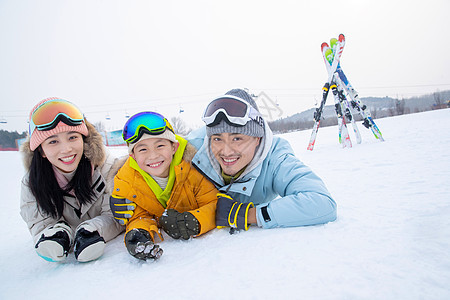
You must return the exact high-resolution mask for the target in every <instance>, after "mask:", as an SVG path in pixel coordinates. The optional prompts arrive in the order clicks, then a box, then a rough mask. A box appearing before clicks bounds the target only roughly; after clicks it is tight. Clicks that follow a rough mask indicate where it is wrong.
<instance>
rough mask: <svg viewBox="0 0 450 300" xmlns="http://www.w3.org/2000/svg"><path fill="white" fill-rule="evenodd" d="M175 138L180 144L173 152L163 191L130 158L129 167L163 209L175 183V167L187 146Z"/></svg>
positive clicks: (178, 137)
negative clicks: (141, 179) (147, 187)
mask: <svg viewBox="0 0 450 300" xmlns="http://www.w3.org/2000/svg"><path fill="white" fill-rule="evenodd" d="M175 138H176V139H177V141H178V143H180V146H178V149H177V152H175V154H174V155H173V159H172V162H171V163H170V167H169V181H168V182H167V186H166V188H165V189H164V191H163V190H162V189H161V187H160V186H159V185H158V184H157V183H156V181H155V180H154V179H153V178H152V176H150V174H148V173H147V172H145V171H144V170H142V169H141V168H140V167H139V165H138V163H137V162H136V160H135V159H134V158H132V157H131V156H130V167H132V168H133V169H135V170H136V171H138V172H139V174H141V175H142V177H143V178H144V180H145V182H146V183H147V185H148V186H149V187H150V189H151V190H152V191H153V193H154V194H155V196H156V199H158V201H159V203H161V205H162V206H163V207H164V208H166V207H167V200H169V198H170V195H171V194H172V188H173V184H174V183H175V166H178V165H179V164H180V163H181V161H182V160H183V154H184V149H186V145H187V141H186V140H185V139H183V138H182V137H180V136H178V135H175Z"/></svg>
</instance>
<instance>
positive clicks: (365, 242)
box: [0, 109, 450, 299]
mask: <svg viewBox="0 0 450 300" xmlns="http://www.w3.org/2000/svg"><path fill="white" fill-rule="evenodd" d="M375 121H376V123H377V124H378V126H379V128H380V130H381V131H382V133H383V136H384V138H385V139H386V141H385V142H379V141H378V140H376V139H375V138H374V137H373V135H372V133H371V132H370V131H369V130H368V129H365V128H364V127H363V126H362V125H361V123H360V122H358V124H359V128H360V131H361V134H362V138H363V142H362V144H360V145H356V144H355V143H354V147H353V148H351V149H341V148H340V146H339V144H338V134H337V127H327V128H320V129H319V132H318V137H317V141H316V145H315V149H314V151H312V152H311V151H307V150H306V147H307V144H308V140H309V136H310V133H311V131H310V130H306V131H302V132H292V133H289V134H285V135H283V136H284V137H285V138H286V139H288V140H289V141H290V143H291V145H292V147H293V148H294V149H295V152H296V155H297V156H298V157H299V158H300V159H301V160H302V161H303V162H304V163H306V164H307V165H309V166H310V167H311V168H312V169H313V170H314V171H315V172H316V173H317V174H318V175H319V176H320V177H321V178H322V179H323V180H324V181H325V183H326V185H327V186H328V188H329V190H330V192H331V193H332V195H333V196H334V198H335V200H336V202H337V204H338V219H337V220H336V221H335V222H332V223H328V224H325V225H320V226H309V227H297V228H277V229H269V230H264V229H260V228H257V227H251V228H250V230H249V231H247V232H240V233H238V234H235V235H230V234H229V233H228V230H224V229H221V230H219V229H215V230H213V231H212V232H210V233H208V234H206V235H204V236H202V237H199V238H195V239H191V240H189V241H183V240H173V239H171V238H170V237H167V236H166V240H165V241H164V242H162V243H161V244H160V245H161V247H162V248H163V249H164V255H163V256H162V257H161V259H160V260H159V261H156V262H155V261H149V262H143V261H139V260H136V259H135V258H133V257H131V256H130V255H129V254H128V253H127V251H126V249H125V247H124V244H123V235H121V236H119V237H117V238H116V239H114V240H113V241H111V242H109V243H108V244H107V246H106V250H105V254H104V255H103V256H102V257H101V258H100V259H99V260H97V261H94V262H90V263H78V262H77V261H76V260H75V258H74V256H73V253H72V254H70V255H69V257H68V259H67V260H66V262H64V263H50V262H47V261H45V260H43V259H42V258H40V257H39V256H37V254H36V252H35V250H34V247H33V244H32V240H31V236H30V234H29V233H28V230H27V228H26V224H25V222H24V221H23V220H22V219H21V217H20V215H19V196H20V191H19V187H20V179H21V178H22V176H23V172H24V170H23V167H22V162H21V157H20V155H19V153H17V152H2V153H0V163H1V166H2V172H1V175H0V176H1V180H0V184H1V190H2V191H3V192H2V193H3V195H2V199H3V201H1V202H0V215H1V219H2V220H3V221H4V223H3V226H2V227H1V229H0V233H1V237H2V242H1V245H0V257H1V260H0V269H1V270H2V272H1V274H0V283H1V288H0V299H61V298H63V299H79V298H80V297H83V298H86V299H94V298H95V299H140V298H141V297H144V298H153V299H172V298H175V297H178V298H180V299H237V298H250V299H450V250H449V249H450V205H449V201H450V200H449V199H450V185H449V179H450V176H449V175H450V171H449V169H450V152H449V149H450V109H445V110H439V111H431V112H424V113H418V114H411V115H404V116H398V117H392V118H385V119H377V120H375ZM352 133H353V131H352V130H350V134H352ZM354 140H355V139H354V136H352V141H354ZM112 151H114V152H115V153H116V154H117V155H119V154H124V153H126V149H125V148H121V149H117V148H115V149H112Z"/></svg>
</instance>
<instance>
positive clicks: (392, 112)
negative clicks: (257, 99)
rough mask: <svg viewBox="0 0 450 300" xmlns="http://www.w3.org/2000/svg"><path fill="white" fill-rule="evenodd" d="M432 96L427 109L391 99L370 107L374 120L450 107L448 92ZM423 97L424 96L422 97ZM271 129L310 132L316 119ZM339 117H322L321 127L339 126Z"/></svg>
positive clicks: (273, 124)
mask: <svg viewBox="0 0 450 300" xmlns="http://www.w3.org/2000/svg"><path fill="white" fill-rule="evenodd" d="M430 96H431V99H432V101H431V102H428V103H431V105H429V106H427V107H422V108H417V107H416V108H414V109H411V108H410V107H408V105H407V102H406V101H407V100H408V99H391V100H388V101H387V102H388V103H387V107H382V108H375V107H370V108H369V107H368V109H369V110H370V114H371V116H372V118H373V119H376V118H385V117H393V116H398V115H404V114H410V113H418V112H423V111H428V110H435V109H443V108H448V107H450V100H447V99H448V91H446V92H435V93H433V94H432V95H430ZM422 97H423V96H422ZM422 97H415V98H411V99H421V98H422ZM352 114H353V117H354V118H355V121H362V117H361V115H360V114H359V112H357V111H355V110H352ZM346 121H347V122H350V120H349V119H346ZM268 123H269V127H270V128H271V129H272V131H273V132H274V133H276V134H277V133H286V132H291V131H298V130H309V129H312V127H313V125H314V119H313V113H311V119H310V120H305V119H304V118H303V119H295V118H292V117H287V118H284V119H280V120H276V121H272V122H268ZM337 123H338V122H337V117H336V115H335V114H334V115H333V116H332V117H330V116H327V117H325V116H322V119H321V121H320V127H326V126H335V125H337Z"/></svg>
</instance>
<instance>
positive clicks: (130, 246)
mask: <svg viewBox="0 0 450 300" xmlns="http://www.w3.org/2000/svg"><path fill="white" fill-rule="evenodd" d="M125 246H126V247H127V250H128V253H130V254H131V255H132V256H134V257H136V258H139V259H142V260H147V259H154V260H156V259H158V258H160V257H161V255H162V254H163V250H162V249H161V248H160V247H159V246H158V245H155V244H154V243H153V241H152V239H151V237H150V233H148V231H146V230H144V229H141V228H135V229H132V230H130V231H128V232H127V234H126V235H125Z"/></svg>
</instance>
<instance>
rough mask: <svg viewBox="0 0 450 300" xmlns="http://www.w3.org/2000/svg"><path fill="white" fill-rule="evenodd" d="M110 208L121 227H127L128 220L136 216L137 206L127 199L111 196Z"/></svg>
mask: <svg viewBox="0 0 450 300" xmlns="http://www.w3.org/2000/svg"><path fill="white" fill-rule="evenodd" d="M109 207H110V208H111V211H112V213H113V216H114V218H115V219H116V221H117V222H119V224H120V225H126V224H127V223H128V219H129V218H131V217H132V216H133V214H134V209H135V208H136V204H135V203H134V202H132V201H130V200H128V199H126V198H116V197H114V196H111V197H110V198H109Z"/></svg>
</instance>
